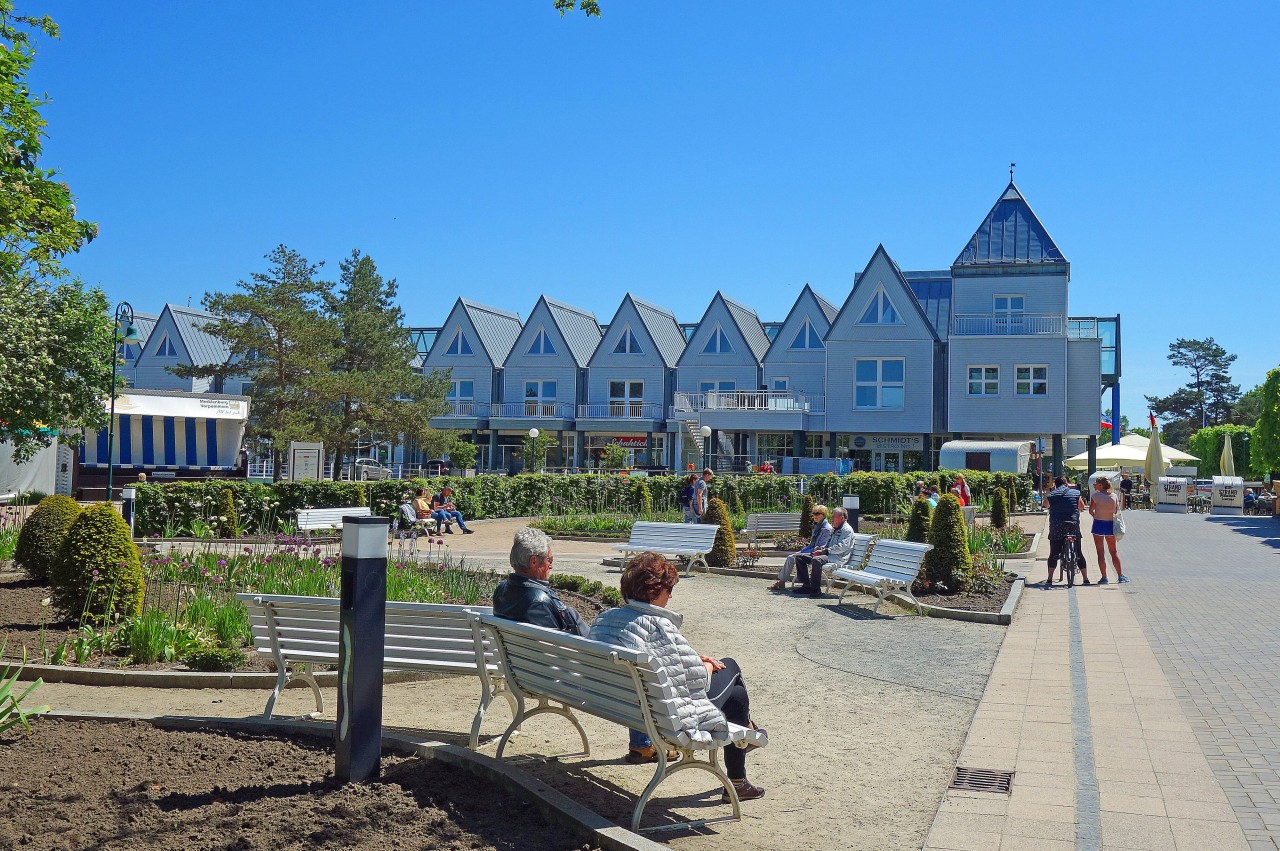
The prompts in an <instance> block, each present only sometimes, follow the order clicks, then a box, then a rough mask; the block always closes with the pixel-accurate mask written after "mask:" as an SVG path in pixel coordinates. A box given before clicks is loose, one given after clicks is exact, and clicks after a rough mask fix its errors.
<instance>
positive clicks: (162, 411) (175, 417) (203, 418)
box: [80, 389, 249, 470]
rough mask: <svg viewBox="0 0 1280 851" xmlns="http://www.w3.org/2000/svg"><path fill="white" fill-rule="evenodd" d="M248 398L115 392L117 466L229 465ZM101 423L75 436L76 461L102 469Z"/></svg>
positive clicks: (210, 467)
mask: <svg viewBox="0 0 1280 851" xmlns="http://www.w3.org/2000/svg"><path fill="white" fill-rule="evenodd" d="M248 413H249V400H248V399H246V398H245V397H243V396H218V395H200V394H191V393H165V392H163V391H154V390H152V391H147V390H136V389H133V390H130V391H129V392H128V393H123V394H121V395H120V396H119V397H117V398H116V417H115V418H116V433H115V451H114V460H115V466H116V468H117V469H120V468H133V469H138V470H231V469H234V468H235V466H236V462H237V460H238V458H239V454H240V446H241V444H242V442H243V441H244V429H245V420H246V419H247V417H248ZM107 435H108V430H107V429H105V428H104V429H100V430H98V431H96V432H94V431H89V432H86V433H85V435H84V440H82V441H81V442H80V465H81V466H82V467H89V468H102V469H105V468H106V466H107V463H108V458H109V457H111V455H110V454H109V452H108V446H107Z"/></svg>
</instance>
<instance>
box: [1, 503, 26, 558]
mask: <svg viewBox="0 0 1280 851" xmlns="http://www.w3.org/2000/svg"><path fill="white" fill-rule="evenodd" d="M21 531H22V521H21V520H19V519H18V518H17V517H15V516H14V515H12V514H10V513H9V512H7V511H6V512H4V513H0V561H4V560H5V559H11V558H13V554H14V552H15V551H16V550H17V549H18V533H19V532H21Z"/></svg>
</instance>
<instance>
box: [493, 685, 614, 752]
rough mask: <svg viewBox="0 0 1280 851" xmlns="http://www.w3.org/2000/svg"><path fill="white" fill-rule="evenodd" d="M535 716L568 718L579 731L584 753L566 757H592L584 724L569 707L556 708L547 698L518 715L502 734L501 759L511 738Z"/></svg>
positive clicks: (499, 743)
mask: <svg viewBox="0 0 1280 851" xmlns="http://www.w3.org/2000/svg"><path fill="white" fill-rule="evenodd" d="M535 715H559V716H560V717H562V718H567V719H568V721H569V723H570V724H572V725H573V728H574V729H575V730H577V731H578V737H579V738H580V739H582V753H578V754H566V756H591V744H590V743H589V742H588V741H587V731H586V730H584V729H582V724H581V723H580V722H579V721H578V718H577V716H575V715H574V714H573V712H572V711H570V709H569V707H567V706H556V705H554V704H552V703H550V702H548V701H547V700H546V699H545V698H539V699H538V705H537V706H535V707H534V708H533V709H531V710H529V711H528V712H525V713H523V714H519V713H517V715H516V717H515V718H513V719H512V721H511V726H509V727H507V731H506V732H505V733H503V734H502V741H500V742H498V753H497V756H498V758H499V759H501V758H502V752H503V750H505V749H506V747H507V742H509V741H511V737H512V736H514V735H515V734H516V732H517V731H518V730H519V729H520V726H521V724H522V723H523V722H525V721H527V720H529V719H530V718H532V717H533V716H535Z"/></svg>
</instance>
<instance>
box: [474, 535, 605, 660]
mask: <svg viewBox="0 0 1280 851" xmlns="http://www.w3.org/2000/svg"><path fill="white" fill-rule="evenodd" d="M554 561H555V555H554V554H553V553H552V552H551V539H550V538H548V537H547V534H546V533H545V532H543V531H541V530H540V529H534V528H532V527H529V526H526V527H525V528H523V529H521V530H520V531H518V532H516V538H515V541H514V542H513V543H512V544H511V571H512V572H511V575H510V576H508V577H507V578H506V579H504V580H503V581H502V583H501V584H499V585H498V589H497V590H496V591H494V592H493V613H494V614H495V615H497V616H498V617H500V618H506V619H507V620H509V621H519V622H520V623H531V624H534V625H535V626H546V627H550V628H551V629H558V630H560V631H561V632H567V633H569V634H570V635H581V636H584V637H585V636H586V634H587V633H588V632H589V631H590V628H589V627H588V626H587V625H586V624H585V623H583V621H582V617H581V616H579V614H578V613H577V612H576V611H574V610H573V609H571V608H570V607H569V606H568V605H567V604H566V603H565V602H564V601H563V600H561V599H560V598H559V597H558V596H556V592H555V589H553V588H552V587H551V585H550V584H549V583H548V582H547V577H548V576H550V575H551V566H552V563H553V562H554Z"/></svg>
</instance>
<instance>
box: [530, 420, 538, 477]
mask: <svg viewBox="0 0 1280 851" xmlns="http://www.w3.org/2000/svg"><path fill="white" fill-rule="evenodd" d="M537 452H538V430H537V429H536V428H531V429H529V466H531V467H533V468H534V469H533V471H532V472H534V473H536V472H538V460H539V459H538V458H537V457H535V455H536V453H537Z"/></svg>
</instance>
